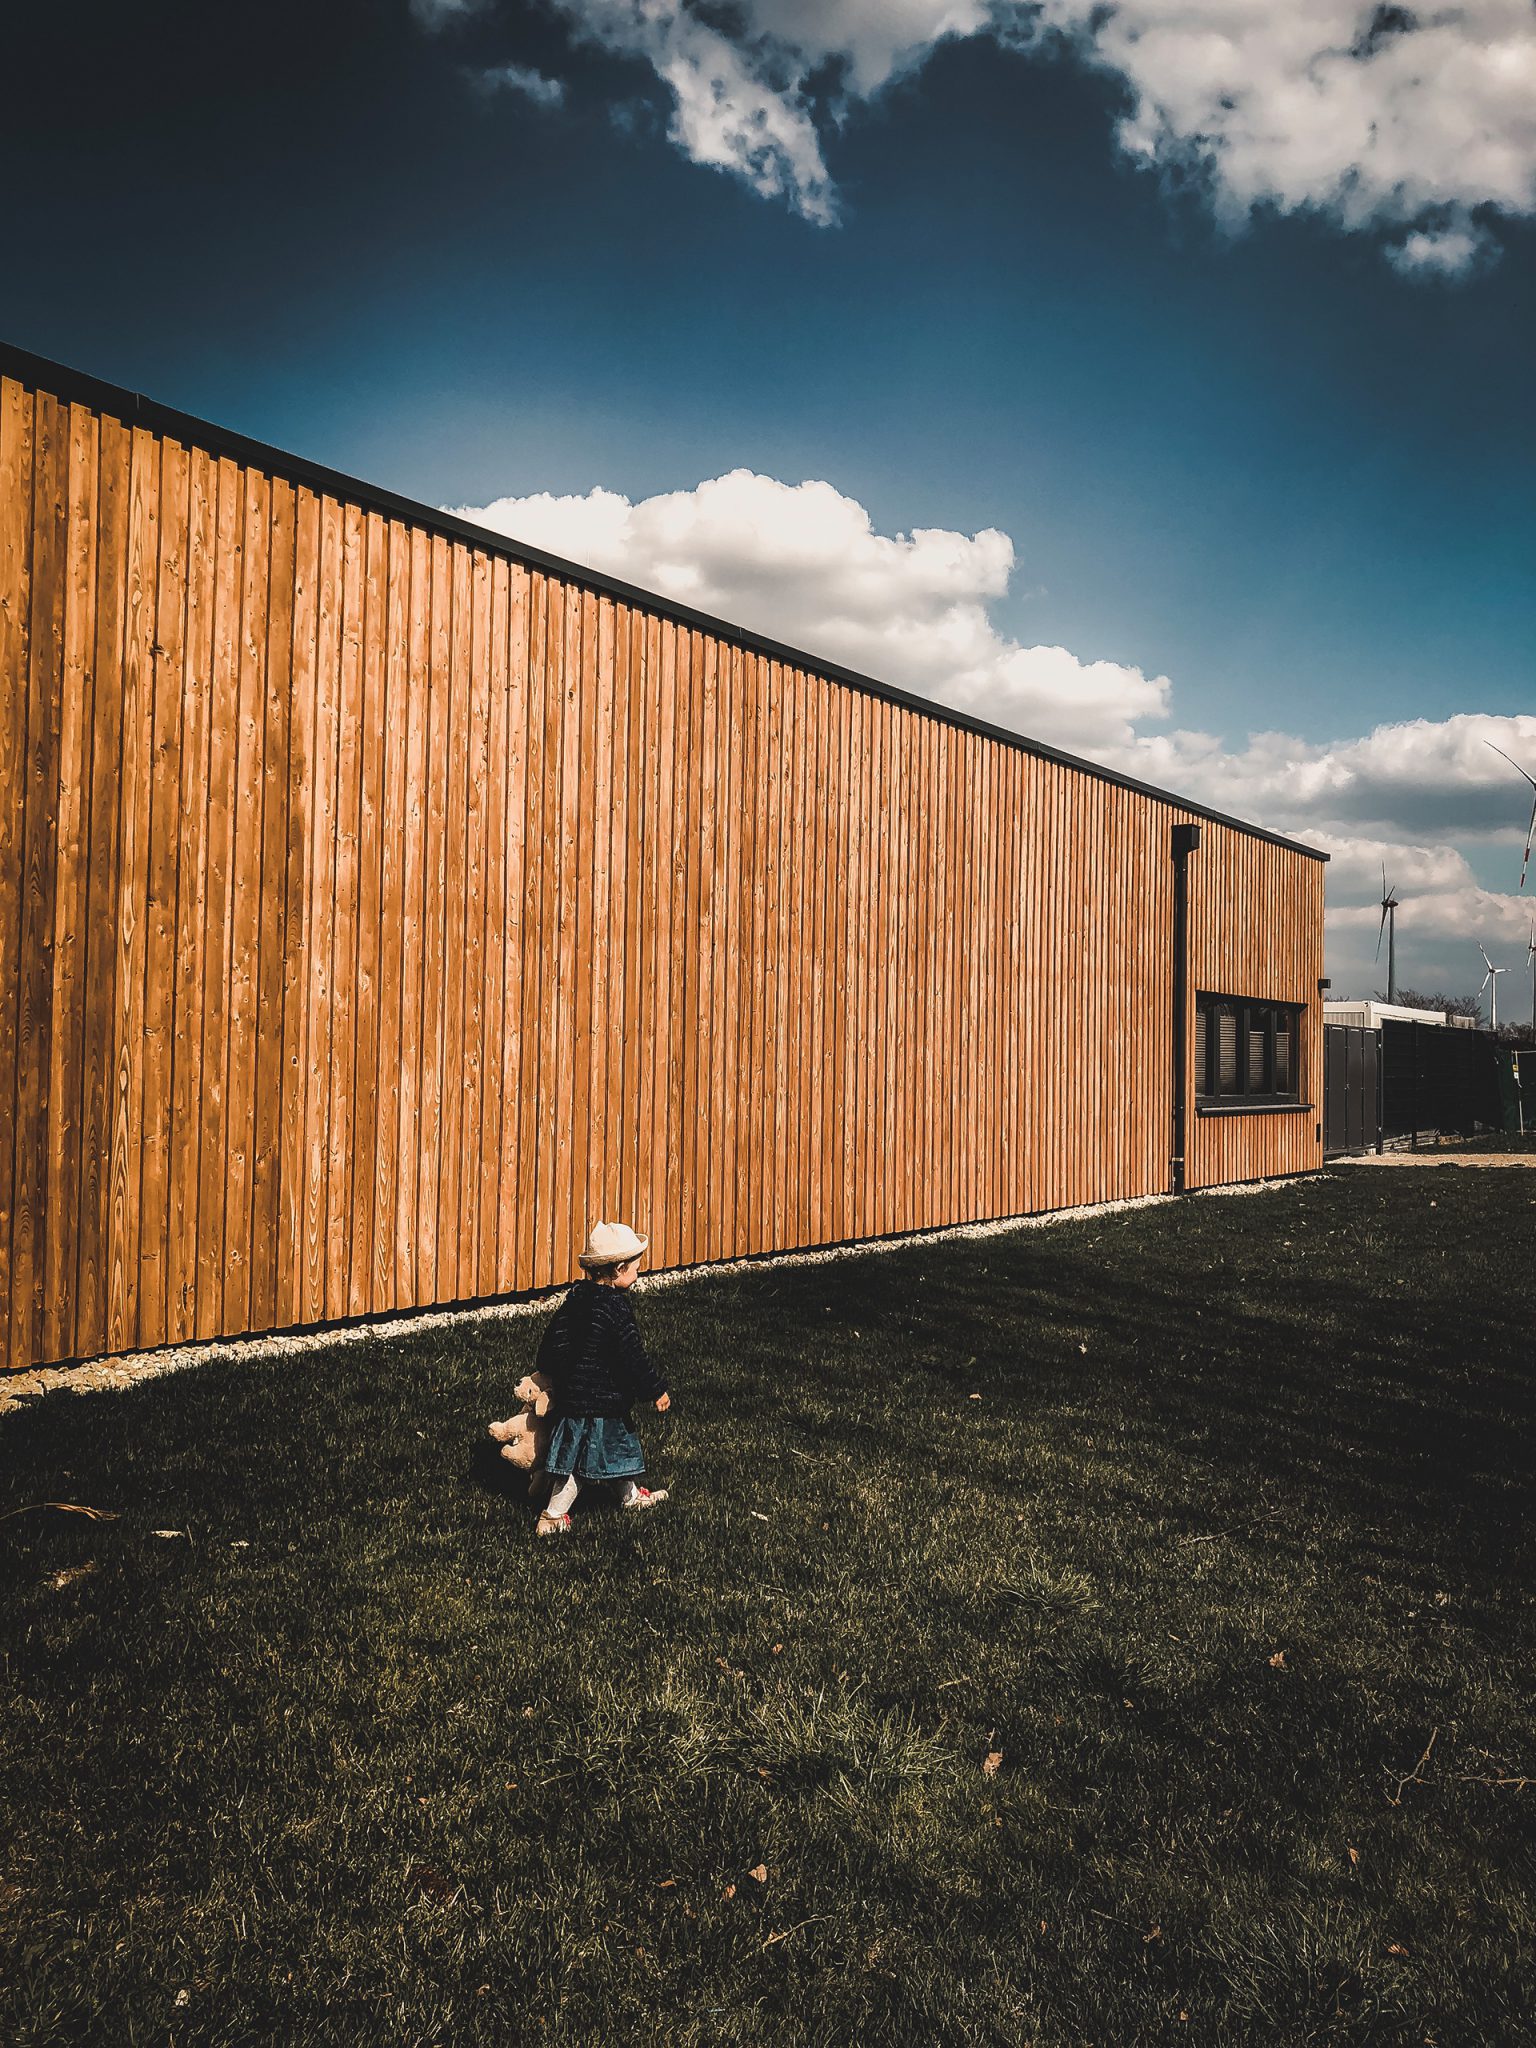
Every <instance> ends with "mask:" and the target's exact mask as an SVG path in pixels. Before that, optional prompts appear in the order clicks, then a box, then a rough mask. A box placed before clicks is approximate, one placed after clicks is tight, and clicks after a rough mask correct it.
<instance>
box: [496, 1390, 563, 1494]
mask: <svg viewBox="0 0 1536 2048" xmlns="http://www.w3.org/2000/svg"><path fill="white" fill-rule="evenodd" d="M512 1398H513V1400H515V1401H520V1402H521V1403H522V1406H521V1407H520V1408H519V1409H518V1411H517V1413H516V1414H515V1415H510V1416H508V1418H507V1420H506V1421H505V1422H493V1423H492V1424H491V1425H490V1431H491V1436H492V1439H493V1440H494V1441H495V1442H496V1443H497V1444H499V1445H500V1446H501V1455H502V1456H503V1457H504V1458H505V1459H506V1460H507V1462H508V1463H509V1464H511V1465H515V1466H516V1467H517V1469H518V1470H519V1471H520V1472H526V1473H527V1474H528V1491H529V1492H530V1493H537V1491H538V1489H539V1487H540V1486H541V1485H542V1484H543V1481H544V1453H545V1452H546V1451H547V1450H548V1449H549V1432H550V1428H551V1423H550V1416H549V1402H550V1387H549V1382H548V1380H547V1379H545V1377H544V1375H543V1373H541V1372H530V1373H525V1374H524V1375H523V1377H522V1378H521V1379H520V1380H519V1381H518V1383H517V1385H516V1386H515V1387H514V1388H513V1389H512Z"/></svg>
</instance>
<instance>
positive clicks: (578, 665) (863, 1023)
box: [0, 350, 1323, 1367]
mask: <svg viewBox="0 0 1536 2048" xmlns="http://www.w3.org/2000/svg"><path fill="white" fill-rule="evenodd" d="M1189 828H1198V829H1197V832H1195V833H1192V832H1191V831H1190V829H1189ZM1196 836H1197V837H1198V840H1199V844H1198V847H1195V848H1194V849H1193V850H1189V848H1188V842H1189V841H1190V840H1191V838H1192V837H1196ZM1180 848H1183V849H1184V850H1182V851H1181V850H1179V849H1180ZM1320 861H1321V856H1319V855H1318V854H1316V853H1314V852H1312V851H1311V850H1309V849H1308V848H1306V847H1303V846H1297V845H1293V844H1291V843H1289V842H1287V841H1285V840H1282V839H1278V838H1276V837H1274V836H1273V835H1272V834H1268V833H1265V832H1262V831H1258V830H1256V829H1254V828H1253V827H1251V826H1247V825H1243V824H1241V823H1239V822H1237V821H1235V820H1232V819H1228V818H1223V817H1220V816H1218V815H1216V814H1214V813H1212V812H1210V811H1208V810H1203V809H1202V808H1201V807H1199V806H1198V805H1193V804H1187V803H1183V802H1181V801H1180V800H1179V799H1178V798H1176V797H1172V796H1168V795H1166V794H1164V793H1162V792H1161V791H1158V790H1154V789H1149V788H1146V787H1144V786H1142V785H1140V784H1138V783H1134V782H1131V781H1127V780H1126V779H1125V778H1124V777H1122V776H1118V775H1115V774H1111V773H1109V772H1107V771H1105V770H1103V769H1100V768H1096V767H1094V766H1092V765H1091V764H1089V763H1087V762H1083V761H1077V760H1073V759H1071V758H1070V757H1068V756H1066V755H1063V754H1061V753H1058V752H1056V751H1055V750H1053V749H1051V748H1049V747H1044V746H1039V745H1036V744H1034V743H1033V742H1031V741H1029V740H1026V739H1021V738H1019V737H1018V736H1017V735H1015V734H1012V733H1007V732H1002V731H998V730H995V729H992V728H989V727H986V726H984V725H981V724H978V723H977V722H975V721H974V720H970V719H967V718H964V717H961V716H959V715H957V714H955V713H953V712H950V711H946V710H944V709H943V708H941V707H939V706H937V705H934V704H932V703H929V702H927V701H925V700H923V699H919V698H914V697H911V696H907V695H904V694H903V693H901V692H899V691H896V690H891V689H887V688H884V687H882V686H881V685H880V684H878V683H875V682H871V681H869V680H868V679H866V678H864V677H860V676H856V675H851V674H848V673H846V672H845V671H843V670H840V669H838V668H835V667H833V666H831V665H829V664H827V663H825V662H819V661H816V660H814V659H813V658H812V657H810V656H808V655H805V654H802V653H796V652H795V651H793V650H791V649H789V648H785V647H780V646H777V645H774V644H771V643H769V642H767V641H764V640H763V639H761V638H759V637H757V636H755V635H753V634H750V633H744V632H741V631H738V630H737V629H735V628H733V627H731V626H728V625H724V624H722V623H721V622H719V621H717V620H713V619H708V618H704V617H701V616H699V615H697V614H694V613H691V612H689V611H687V610H686V609H684V608H683V607H680V606H677V605H673V604H669V603H667V602H664V601H662V600H661V599H658V598H656V597H654V596H650V595H648V594H647V593H645V592H643V591H639V590H634V589H630V588H628V587H626V586H624V585H621V584H618V583H615V582H612V581H611V580H608V579H606V578H603V577H601V576H597V575H593V574H591V573H589V572H587V571H585V570H582V569H579V568H575V567H572V566H571V565H570V564H568V563H563V562H559V561H555V560H553V559H551V558H549V557H546V556H544V555H542V554H540V553H538V552H537V551H535V550H533V549H531V548H524V547H520V546H517V545H514V544H512V543H509V542H507V541H505V540H503V539H501V538H500V537H498V536H496V535H493V534H490V533H487V532H483V531H481V530H479V529H477V528H475V527H473V526H470V525H468V524H466V523H465V522H463V521H461V520H458V519H455V518H452V517H449V516H447V515H445V514H443V513H440V512H435V511H432V510H431V509H430V508H428V507H426V506H423V505H417V504H412V503H409V502H407V501H405V500H402V499H400V498H396V497H391V496H390V495H388V494H387V493H385V492H381V491H377V490H374V489H372V488H370V487H369V486H367V485H364V484H359V483H357V482H355V481H352V480H351V479H348V478H344V477H340V476H336V475H333V474H331V473H329V472H326V471H323V470H320V469H318V468H316V467H315V466H313V465H311V464H308V463H305V462H302V461H299V460H296V459H294V458H292V457H290V456H287V455H283V454H280V453H278V452H277V451H275V450H273V449H271V448H266V447H263V446H260V445H257V444H254V443H251V442H248V441H245V440H242V439H240V438H239V437H237V436H235V435H231V434H228V433H224V432H222V431H220V430H219V429H217V428H213V427H210V426H207V425H206V424H204V423H202V422H200V421H196V420H192V419H189V418H186V417H183V416H181V415H178V414H175V413H173V412H170V411H168V410H166V409H165V408H163V407H160V406H156V405H152V404H149V403H147V402H146V401H145V400H143V399H141V398H139V397H137V396H135V395H134V394H132V393H129V392H126V391H121V390H117V389H113V388H110V387H106V386H103V385H101V384H98V383H96V382H94V381H92V380H90V379H88V378H85V377H82V376H79V375H77V374H75V373H73V372H70V371H66V370H63V369H61V368H59V367H58V366H57V365H54V364H50V363H46V362H42V361H40V360H38V359H37V358H35V357H30V356H25V355H22V354H20V353H19V352H17V351H14V350H9V351H5V352H3V353H0V1331H3V1333H4V1336H3V1345H0V1348H3V1351H4V1354H5V1357H6V1358H7V1360H8V1361H9V1363H10V1365H11V1366H13V1367H15V1366H22V1365H27V1364H30V1363H33V1362H36V1361H44V1360H57V1359H64V1358H69V1357H76V1356H90V1355H95V1354H102V1353H111V1352H118V1351H122V1350H125V1349H130V1348H134V1347H138V1346H150V1345H159V1344H164V1343H168V1342H176V1341H182V1340H186V1339H191V1338H210V1337H214V1336H217V1335H225V1334H234V1333H238V1332H244V1331H257V1330H269V1329H275V1328H282V1327H286V1326H292V1325H301V1324H313V1323H320V1322H325V1321H329V1320H332V1319H336V1318H342V1317H352V1316H359V1315H366V1314H372V1313H376V1312H380V1311H390V1310H399V1309H404V1308H409V1307H413V1306H418V1305H425V1304H427V1303H438V1302H451V1301H464V1300H468V1299H471V1298H479V1297H486V1296H491V1295H499V1294H505V1293H509V1292H515V1291H520V1290H525V1289H532V1288H539V1287H543V1286H546V1285H548V1284H550V1283H552V1282H558V1281H563V1280H565V1279H566V1278H567V1277H569V1276H570V1274H571V1273H572V1271H573V1261H574V1254H575V1250H576V1248H577V1246H578V1245H579V1243H580V1241H581V1239H582V1236H583V1234H584V1232H585V1228H586V1225H587V1222H588V1220H589V1218H591V1217H594V1216H598V1215H602V1216H622V1217H624V1218H627V1219H631V1220H633V1221H634V1222H635V1223H636V1224H637V1225H639V1226H640V1227H641V1228H642V1229H645V1230H647V1231H649V1232H650V1234H651V1238H652V1244H653V1259H654V1262H655V1263H656V1264H657V1265H660V1266H678V1265H686V1264H689V1263H692V1262H695V1261H704V1260H717V1259H725V1258H730V1257H733V1256H737V1255H740V1254H745V1253H757V1252H770V1251H776V1250H782V1249H786V1248H789V1247H795V1246H807V1245H818V1244H827V1243H832V1242H837V1241H840V1240H849V1239H859V1238H872V1237H880V1236H884V1235H887V1234H889V1233H895V1232H905V1231H915V1230H923V1229H927V1228H930V1227H933V1226H936V1225H943V1224H951V1223H958V1222H963V1221H968V1220H974V1219H979V1218H985V1217H1005V1216H1011V1215H1017V1214H1023V1213H1026V1212H1030V1211H1038V1210H1044V1209H1051V1208H1056V1207H1060V1206H1063V1205H1067V1204H1074V1203H1085V1202H1099V1201H1108V1200H1113V1199H1115V1198H1118V1197H1122V1196H1130V1195H1141V1194H1147V1193H1150V1192H1154V1191H1158V1190H1163V1189H1167V1188H1169V1187H1171V1186H1175V1185H1177V1184H1178V1183H1179V1181H1180V1180H1181V1179H1182V1181H1183V1182H1185V1183H1186V1184H1187V1185H1188V1186H1189V1187H1192V1188H1196V1187H1204V1186H1209V1185H1211V1184H1213V1183H1217V1182H1222V1181H1234V1180H1247V1179H1253V1178H1257V1177H1261V1176H1265V1175H1274V1174H1289V1173H1295V1172H1298V1171H1302V1170H1305V1169H1308V1168H1311V1167H1315V1166H1317V1165H1318V1164H1319V1163H1320V1161H1321V1156H1322V1147H1321V1132H1320V1129H1319V1122H1318V1118H1319V1111H1318V1109H1317V1107H1316V1105H1317V1104H1318V1103H1319V1102H1320V1100H1321V1095H1320V1090H1321V1059H1322V1049H1323V1046H1322V1028H1321V1014H1320V1006H1319V987H1318V977H1319V975H1320V974H1321V971H1322V897H1323V890H1322V874H1323V870H1322V867H1321V865H1320ZM1176 1046H1177V1047H1178V1048H1179V1050H1178V1054H1177V1057H1176V1056H1175V1047H1176Z"/></svg>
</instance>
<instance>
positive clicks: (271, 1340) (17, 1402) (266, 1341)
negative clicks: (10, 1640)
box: [0, 1175, 1317, 1416]
mask: <svg viewBox="0 0 1536 2048" xmlns="http://www.w3.org/2000/svg"><path fill="white" fill-rule="evenodd" d="M1302 1177H1303V1176H1299V1175H1292V1176H1289V1177H1287V1178H1286V1179H1281V1180H1268V1181H1241V1182H1234V1183H1233V1184H1232V1185H1230V1186H1228V1187H1220V1188H1202V1189H1199V1190H1197V1191H1196V1192H1197V1193H1198V1194H1200V1195H1257V1194H1263V1193H1265V1192H1267V1191H1268V1190H1269V1189H1271V1188H1276V1187H1287V1186H1289V1185H1291V1184H1292V1182H1293V1181H1294V1180H1296V1179H1299V1178H1302ZM1316 1177H1317V1176H1315V1175H1307V1176H1305V1178H1308V1179H1315V1178H1316ZM1180 1199H1181V1198H1180V1197H1179V1196H1177V1195H1136V1196H1133V1197H1131V1198H1130V1199H1128V1200H1126V1201H1122V1202H1093V1203H1089V1204H1087V1205H1085V1206H1084V1207H1082V1208H1078V1209H1049V1210H1046V1211H1045V1212H1043V1213H1042V1214H1040V1215H1035V1216H1005V1217H1003V1218H1001V1219H1000V1220H998V1221H996V1222H991V1223H958V1224H953V1225H951V1226H950V1227H949V1228H947V1229H944V1230H923V1231H915V1232H913V1233H911V1234H910V1235H908V1236H905V1237H883V1238H866V1239H864V1240H863V1241H861V1242H858V1243H854V1244H838V1245H828V1246H825V1247H822V1248H818V1249H816V1250H813V1251H803V1252H781V1253H776V1254H773V1255H770V1256H769V1257H766V1258H756V1259H733V1260H729V1261H727V1262H725V1263H722V1264H718V1265H709V1266H679V1267H675V1268H674V1269H673V1270H671V1271H670V1272H666V1273H650V1274H647V1275H646V1276H645V1277H644V1278H643V1279H642V1280H641V1281H639V1283H638V1286H639V1289H640V1291H642V1292H644V1293H650V1292H652V1291H653V1290H654V1289H657V1288H662V1287H676V1286H678V1285H679V1284H680V1283H682V1282H683V1281H693V1282H698V1281H708V1280H710V1279H712V1278H713V1277H714V1276H715V1275H717V1274H730V1273H739V1272H743V1271H746V1270H749V1269H750V1268H751V1267H753V1266H815V1265H821V1264H824V1263H826V1262H827V1261H828V1260H832V1259H854V1258H864V1257H867V1256H868V1255H869V1254H870V1253H872V1252H873V1253H879V1252H890V1251H902V1250H905V1249H906V1248H907V1247H908V1246H909V1245H915V1244H947V1243H952V1242H954V1241H956V1240H958V1239H961V1238H979V1237H1002V1236H1006V1235H1007V1234H1008V1233H1009V1232H1011V1231H1016V1230H1043V1229H1048V1228H1050V1227H1051V1226H1052V1225H1054V1224H1058V1223H1081V1222H1085V1221H1087V1220H1088V1219H1090V1218H1092V1217H1095V1216H1117V1215H1120V1214H1122V1213H1123V1212H1124V1211H1126V1210H1128V1209H1151V1208H1154V1207H1156V1206H1158V1205H1159V1204H1161V1203H1163V1202H1176V1201H1178V1200H1180ZM559 1291H560V1290H558V1289H555V1290H551V1291H550V1292H548V1293H544V1294H539V1295H535V1296H532V1297H523V1298H521V1299H519V1300H516V1301H492V1302H486V1303H483V1304H481V1305H479V1306H471V1307H467V1308H448V1309H424V1310H420V1311H417V1312H414V1313H409V1314H405V1315H394V1316H380V1317H376V1318H374V1319H372V1320H366V1321H360V1322H355V1323H341V1324H334V1323H333V1324H328V1325H327V1326H326V1327H325V1328H323V1329H318V1330H295V1331H290V1332H287V1333H285V1334H278V1335H271V1336H261V1337H240V1338H236V1339H233V1340H214V1341H212V1342H209V1343H206V1344H176V1345H167V1346H165V1347H164V1348H163V1349H161V1350H158V1351H131V1352H125V1353H124V1354H123V1355H122V1356H121V1357H118V1358H104V1359H97V1360H93V1361H87V1362H85V1363H83V1364H78V1365H43V1366H33V1367H29V1368H28V1369H27V1370H25V1371H23V1372H18V1373H11V1374H8V1375H6V1376H5V1377H3V1378H0V1416H4V1415H6V1414H8V1413H10V1412H12V1411H13V1410H15V1409H18V1408H20V1407H22V1406H23V1405H24V1404H25V1403H26V1402H27V1401H30V1400H35V1399H37V1398H38V1397H39V1396H40V1395H43V1394H58V1393H68V1394H101V1393H122V1392H125V1391H126V1390H127V1389H129V1388H131V1387H136V1386H139V1385H141V1384H142V1382H143V1381H145V1380H154V1379H160V1378H161V1377H163V1375H164V1374H166V1373H171V1372H184V1371H186V1370H187V1368H188V1367H190V1366H194V1365H211V1364H213V1363H215V1362H216V1361H219V1360H228V1361H230V1362H231V1363H234V1364H240V1365H265V1364H268V1363H270V1362H271V1361H273V1360H275V1359H279V1358H296V1357H299V1356H301V1355H302V1354H304V1353H309V1352H318V1351H334V1350H338V1349H339V1348H340V1347H341V1346H343V1345H346V1344H372V1343H387V1342H389V1341H390V1339H392V1338H396V1337H412V1336H418V1335H420V1333H421V1332H422V1331H425V1330H447V1329H452V1328H454V1327H456V1326H457V1325H459V1324H463V1323H488V1322H509V1321H511V1320H513V1319H514V1318H515V1317H518V1316H536V1315H543V1314H546V1313H547V1312H548V1310H549V1308H550V1305H551V1302H552V1301H553V1298H554V1294H555V1293H557V1292H559Z"/></svg>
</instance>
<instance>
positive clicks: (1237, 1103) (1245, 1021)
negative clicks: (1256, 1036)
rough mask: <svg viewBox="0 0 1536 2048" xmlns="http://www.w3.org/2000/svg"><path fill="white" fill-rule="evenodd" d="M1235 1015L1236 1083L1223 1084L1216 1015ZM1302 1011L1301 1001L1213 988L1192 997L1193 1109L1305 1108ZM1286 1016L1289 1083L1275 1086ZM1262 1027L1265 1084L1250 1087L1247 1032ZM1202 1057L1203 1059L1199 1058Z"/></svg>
mask: <svg viewBox="0 0 1536 2048" xmlns="http://www.w3.org/2000/svg"><path fill="white" fill-rule="evenodd" d="M1228 1009H1230V1010H1232V1011H1233V1012H1234V1013H1235V1025H1236V1031H1237V1085H1236V1087H1229V1088H1223V1087H1222V1085H1221V1053H1220V1033H1219V1031H1218V1030H1216V1029H1214V1028H1213V1027H1214V1025H1215V1021H1216V1018H1217V1017H1218V1016H1219V1015H1220V1013H1221V1012H1222V1011H1223V1010H1228ZM1305 1015H1306V1006H1305V1004H1303V1003H1280V1002H1275V1001H1272V1000H1271V999H1270V998H1268V997H1265V998H1263V999H1260V998H1259V997H1257V996H1231V995H1218V994H1217V993H1216V992H1215V991H1213V990H1206V989H1201V990H1199V991H1198V992H1197V993H1196V996H1195V1016H1194V1027H1195V1042H1194V1053H1195V1108H1196V1110H1197V1112H1199V1113H1201V1114H1203V1115H1206V1116H1210V1115H1222V1114H1228V1115H1230V1114H1231V1113H1233V1112H1234V1111H1241V1110H1264V1109H1281V1110H1286V1109H1308V1108H1310V1107H1311V1105H1310V1104H1309V1103H1305V1102H1303V1101H1302V1098H1301V1076H1302V1057H1301V1051H1302V1047H1301V1034H1302V1019H1303V1017H1304V1016H1305ZM1285 1017H1288V1018H1289V1020H1290V1026H1291V1085H1290V1087H1289V1088H1283V1089H1282V1088H1276V1087H1275V1085H1274V1075H1275V1038H1276V1032H1277V1029H1278V1026H1279V1024H1280V1022H1281V1020H1282V1018H1285ZM1256 1030H1259V1031H1262V1032H1263V1034H1264V1039H1263V1052H1262V1059H1263V1082H1262V1084H1261V1085H1260V1086H1259V1087H1258V1088H1250V1087H1249V1085H1248V1083H1249V1078H1250V1076H1249V1063H1250V1033H1251V1032H1253V1031H1256ZM1202 1055H1203V1057H1202Z"/></svg>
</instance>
